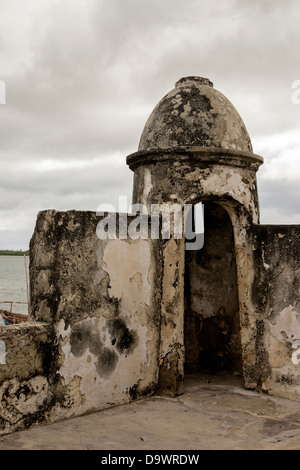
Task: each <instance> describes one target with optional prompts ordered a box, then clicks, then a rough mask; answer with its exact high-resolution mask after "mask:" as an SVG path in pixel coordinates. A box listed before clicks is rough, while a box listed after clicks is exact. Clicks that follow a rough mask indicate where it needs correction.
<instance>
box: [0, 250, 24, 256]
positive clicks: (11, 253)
mask: <svg viewBox="0 0 300 470" xmlns="http://www.w3.org/2000/svg"><path fill="white" fill-rule="evenodd" d="M1 255H6V256H22V255H23V256H24V255H29V250H27V251H23V250H0V256H1Z"/></svg>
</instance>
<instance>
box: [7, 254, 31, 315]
mask: <svg viewBox="0 0 300 470" xmlns="http://www.w3.org/2000/svg"><path fill="white" fill-rule="evenodd" d="M28 271H29V257H28V256H26V257H24V256H0V302H3V301H5V302H10V301H12V302H27V301H28V299H27V297H28V296H27V281H28V280H29V272H28ZM26 272H27V280H26ZM0 309H3V310H10V304H8V303H7V304H3V303H0ZM12 311H13V312H14V313H23V314H27V313H28V307H27V305H26V304H17V303H16V304H14V303H13V310H12ZM0 324H1V318H0Z"/></svg>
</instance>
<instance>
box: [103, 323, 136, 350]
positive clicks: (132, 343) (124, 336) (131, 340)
mask: <svg viewBox="0 0 300 470" xmlns="http://www.w3.org/2000/svg"><path fill="white" fill-rule="evenodd" d="M108 332H109V334H110V336H111V342H112V345H115V346H116V348H117V350H118V351H119V352H120V353H121V354H124V353H125V354H129V353H131V352H132V351H133V350H134V348H135V347H136V345H137V335H136V333H135V331H133V330H129V328H127V326H126V324H125V322H124V321H123V320H121V319H120V318H116V319H114V320H110V321H109V322H108Z"/></svg>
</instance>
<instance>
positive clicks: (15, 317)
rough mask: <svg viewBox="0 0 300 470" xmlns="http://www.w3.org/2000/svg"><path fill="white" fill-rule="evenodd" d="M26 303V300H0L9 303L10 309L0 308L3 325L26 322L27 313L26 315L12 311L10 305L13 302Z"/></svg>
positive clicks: (27, 318)
mask: <svg viewBox="0 0 300 470" xmlns="http://www.w3.org/2000/svg"><path fill="white" fill-rule="evenodd" d="M14 303H15V304H26V305H27V302H11V301H9V302H4V301H3V302H0V304H6V305H7V304H10V309H9V310H6V309H1V308H0V315H1V317H2V319H3V321H4V324H5V325H15V324H17V323H24V322H27V321H28V320H29V315H26V314H22V313H14V312H12V306H13V304H14Z"/></svg>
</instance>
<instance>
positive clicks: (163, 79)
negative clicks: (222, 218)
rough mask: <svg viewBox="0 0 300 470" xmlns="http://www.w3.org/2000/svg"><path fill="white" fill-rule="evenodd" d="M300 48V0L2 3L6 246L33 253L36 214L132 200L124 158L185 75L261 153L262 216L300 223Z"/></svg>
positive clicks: (0, 210)
mask: <svg viewBox="0 0 300 470" xmlns="http://www.w3.org/2000/svg"><path fill="white" fill-rule="evenodd" d="M299 44H300V2H299V0H285V1H283V0H251V1H250V0H236V1H235V0H217V1H216V0H214V1H211V0H0V80H2V81H3V82H4V83H5V85H6V104H0V133H1V138H0V171H1V173H0V182H1V187H0V222H1V224H0V249H4V248H10V249H20V248H22V249H27V247H28V243H29V240H30V237H31V235H32V233H33V230H34V225H35V220H36V215H37V213H38V211H39V210H43V209H50V208H53V209H57V210H68V209H87V210H96V209H97V207H98V206H99V205H100V204H102V203H111V204H113V205H115V207H116V208H118V196H119V195H125V196H128V198H129V200H130V198H131V190H132V173H131V171H130V170H129V168H128V167H127V165H126V156H127V155H128V154H129V153H131V152H135V151H136V150H137V147H138V143H139V138H140V135H141V132H142V130H143V127H144V124H145V122H146V120H147V118H148V116H149V114H150V112H151V111H152V109H153V108H154V106H155V105H156V104H157V102H158V101H159V100H160V99H161V98H162V97H163V96H164V95H165V94H166V93H167V92H168V91H170V90H171V89H172V88H173V87H174V84H175V82H176V81H177V80H178V79H179V78H181V77H184V76H188V75H199V76H203V77H208V78H209V79H210V80H211V81H212V82H213V83H214V86H215V88H217V89H218V90H219V91H221V92H222V93H224V94H225V95H226V96H227V98H228V99H229V100H230V101H231V102H232V103H233V105H234V106H235V107H236V108H237V110H238V112H239V113H240V114H241V116H242V118H243V120H244V122H245V124H246V127H247V129H248V132H249V134H250V137H251V140H252V144H253V147H254V152H255V153H256V154H259V155H261V156H262V157H264V160H265V163H264V165H263V166H262V167H261V168H260V170H259V173H258V185H259V198H260V206H261V223H274V224H277V223H278V224H280V223H283V224H300V205H299V201H300V132H299V124H300V103H297V101H300V99H298V100H297V97H296V100H295V99H294V101H296V102H294V103H293V100H292V97H293V96H294V98H295V93H296V92H297V90H295V89H293V88H292V84H293V83H294V82H295V81H297V80H300V46H299ZM299 83H300V82H299ZM297 96H298V97H300V93H299V94H298V95H297Z"/></svg>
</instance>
